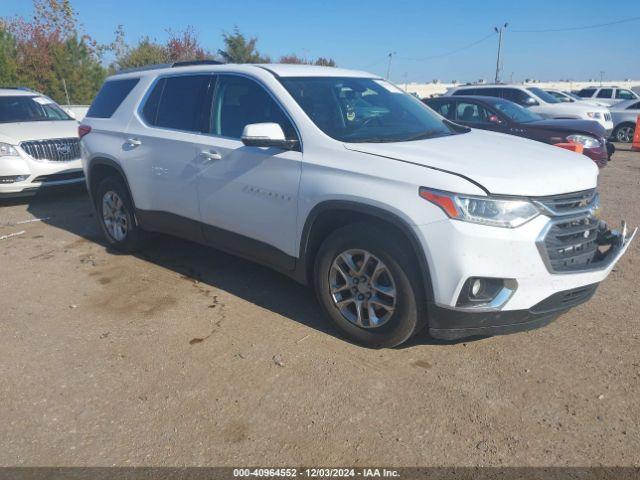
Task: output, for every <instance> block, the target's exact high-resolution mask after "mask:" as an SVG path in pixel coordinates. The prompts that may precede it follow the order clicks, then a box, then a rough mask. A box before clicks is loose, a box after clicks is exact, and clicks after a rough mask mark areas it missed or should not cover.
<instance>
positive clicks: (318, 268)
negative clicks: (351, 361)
mask: <svg viewBox="0 0 640 480" xmlns="http://www.w3.org/2000/svg"><path fill="white" fill-rule="evenodd" d="M405 244H406V242H404V241H403V240H402V239H399V238H397V237H396V236H395V235H390V234H389V231H388V230H386V229H384V228H383V227H381V226H375V225H370V224H366V223H358V224H352V225H347V226H345V227H342V228H340V229H338V230H336V231H335V232H333V233H332V234H331V235H330V236H329V237H327V239H326V240H325V241H324V243H323V244H322V245H321V247H320V250H319V252H318V255H317V257H316V262H315V269H314V284H315V290H316V295H317V297H318V300H319V302H320V305H321V306H322V308H323V310H324V311H325V313H326V314H327V316H328V317H329V318H330V319H331V320H332V321H333V323H334V324H335V325H336V326H337V327H338V328H339V329H340V331H341V332H343V333H344V334H345V335H346V336H348V337H349V338H350V339H352V340H354V341H355V342H357V343H359V344H362V345H365V346H368V347H373V348H384V347H395V346H397V345H400V344H402V343H404V342H406V341H407V340H409V339H410V338H411V337H412V336H413V335H414V334H415V333H417V332H418V331H420V330H421V329H422V328H423V327H424V325H425V324H426V296H425V293H424V289H423V287H422V281H421V278H420V274H419V271H418V269H417V267H416V262H415V259H414V257H413V255H412V253H411V250H410V248H408V247H405V248H403V246H404V245H405Z"/></svg>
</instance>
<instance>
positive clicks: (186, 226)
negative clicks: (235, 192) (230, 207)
mask: <svg viewBox="0 0 640 480" xmlns="http://www.w3.org/2000/svg"><path fill="white" fill-rule="evenodd" d="M136 218H137V220H138V223H139V224H140V226H141V227H142V228H143V229H144V230H147V231H150V232H159V233H166V234H168V235H173V236H176V237H180V238H184V239H186V240H190V241H192V242H197V243H201V244H203V245H207V246H210V247H213V248H217V249H219V250H222V251H224V252H227V253H231V254H233V255H237V256H239V257H242V258H246V259H247V260H252V261H254V262H257V263H260V264H262V265H265V266H268V267H271V268H273V269H274V270H277V271H279V272H282V273H285V274H287V275H292V272H293V270H294V268H295V265H296V259H295V258H294V257H292V256H290V255H287V254H286V253H285V252H283V251H282V250H278V249H277V248H275V247H273V246H271V245H268V244H266V243H264V242H261V241H259V240H254V239H252V238H249V237H246V236H244V235H240V234H238V233H234V232H230V231H228V230H223V229H221V228H217V227H213V226H211V225H207V224H205V223H202V222H199V221H197V220H192V219H190V218H186V217H182V216H180V215H175V214H173V213H167V212H159V211H154V210H140V209H136Z"/></svg>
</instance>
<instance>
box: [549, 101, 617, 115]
mask: <svg viewBox="0 0 640 480" xmlns="http://www.w3.org/2000/svg"><path fill="white" fill-rule="evenodd" d="M540 107H543V108H545V109H553V110H554V111H556V112H558V111H562V112H567V113H577V114H584V113H586V112H602V111H607V109H606V108H604V107H596V106H594V105H585V104H584V103H582V102H575V103H544V104H541V105H540Z"/></svg>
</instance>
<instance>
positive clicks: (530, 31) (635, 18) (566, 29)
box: [511, 17, 640, 33]
mask: <svg viewBox="0 0 640 480" xmlns="http://www.w3.org/2000/svg"><path fill="white" fill-rule="evenodd" d="M637 20H640V17H631V18H624V19H622V20H616V21H615V22H608V23H596V24H594V25H584V26H582V27H568V28H544V29H542V30H511V31H512V32H514V33H548V32H570V31H575V30H588V29H590V28H602V27H609V26H611V25H618V24H620V23H628V22H635V21H637Z"/></svg>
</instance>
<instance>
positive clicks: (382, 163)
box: [80, 64, 635, 347]
mask: <svg viewBox="0 0 640 480" xmlns="http://www.w3.org/2000/svg"><path fill="white" fill-rule="evenodd" d="M80 133H81V136H82V139H81V149H82V161H83V166H84V170H85V174H86V177H87V185H88V188H89V191H90V194H91V197H92V201H93V203H94V205H95V208H96V211H97V214H98V215H97V217H98V221H99V222H100V225H101V228H102V230H103V232H104V235H105V238H106V240H107V241H108V243H109V244H110V245H111V246H113V247H114V248H119V249H122V250H125V251H131V250H133V249H140V248H143V246H144V238H145V236H146V232H150V231H151V232H164V233H169V234H173V235H177V236H180V237H184V238H187V239H191V240H193V241H196V242H200V243H203V244H206V245H211V246H214V247H216V248H219V249H222V250H225V251H228V252H231V253H233V254H236V255H240V256H243V257H246V258H249V259H252V260H254V261H257V262H260V263H262V264H265V265H268V266H271V267H273V268H275V269H277V270H278V271H280V272H283V273H285V274H287V275H289V276H291V277H292V278H294V279H296V280H298V281H299V282H302V283H306V284H310V285H313V287H314V289H315V291H316V294H317V297H318V300H319V304H320V305H321V307H322V308H323V310H324V311H325V313H326V315H327V316H328V317H329V318H330V319H331V320H332V321H333V322H334V323H335V325H337V327H338V328H339V329H340V330H341V331H342V332H344V333H345V334H346V335H347V336H349V337H350V338H351V339H353V340H355V341H357V342H359V343H362V344H365V345H369V346H374V347H383V346H386V347H388V346H394V345H398V344H401V343H403V342H405V341H406V340H408V339H409V338H410V337H411V336H412V335H413V334H414V333H416V332H418V331H420V330H421V329H422V328H423V327H425V326H426V327H427V328H428V331H429V332H430V334H431V335H433V336H435V337H439V338H446V339H455V338H461V337H465V336H470V335H481V334H482V335H492V334H499V333H508V332H515V331H520V330H526V329H530V328H535V327H538V326H541V325H545V324H546V323H548V322H550V321H551V320H552V319H554V318H555V317H557V316H558V315H559V314H561V313H563V312H565V311H567V310H568V309H569V308H571V307H572V306H575V305H577V304H579V303H582V302H585V301H587V300H588V299H589V298H590V297H591V296H592V295H593V293H594V291H595V289H596V287H597V285H598V283H599V282H601V281H602V280H604V279H605V278H606V277H607V275H608V274H609V272H611V269H612V268H613V267H614V265H615V264H616V262H617V261H618V259H619V258H620V257H621V256H622V255H623V254H624V252H625V251H626V249H627V248H628V245H629V242H630V241H631V237H633V235H631V236H630V237H627V235H626V233H627V232H626V228H623V229H622V231H621V232H614V231H610V230H608V229H607V228H606V226H605V225H604V224H603V223H602V222H601V221H600V220H599V219H598V217H597V211H598V194H597V192H596V186H597V177H598V168H597V167H596V165H595V164H594V163H593V162H592V161H591V160H590V159H589V158H587V157H585V156H582V155H578V154H576V153H573V152H569V151H566V150H563V149H560V148H557V147H552V146H549V145H545V144H542V143H539V142H534V141H529V140H525V139H522V138H519V137H515V136H510V135H502V134H497V133H493V132H487V131H482V130H471V129H469V128H466V127H463V126H460V125H457V124H455V123H452V122H450V121H448V120H446V119H444V118H443V117H441V116H440V115H438V114H436V113H435V112H434V111H433V110H431V109H429V108H428V107H426V106H425V105H424V104H422V102H420V101H419V100H418V99H416V98H414V97H412V96H411V95H408V94H406V93H404V92H403V91H402V90H400V89H399V88H397V87H395V86H394V85H392V84H390V83H388V82H386V81H385V80H383V79H381V78H379V77H378V76H376V75H372V74H369V73H364V72H356V71H350V70H343V69H338V68H328V67H316V66H303V65H276V64H269V65H211V64H202V65H192V66H176V67H164V68H157V69H151V70H142V71H133V72H127V73H122V74H118V75H114V76H112V77H110V78H108V79H107V81H106V82H105V84H104V86H103V87H102V89H101V90H100V92H99V94H98V96H97V97H96V99H95V101H94V103H93V105H92V106H91V109H90V110H89V112H88V113H87V116H86V117H85V119H84V122H83V125H81V126H80ZM634 234H635V232H634ZM212 255H215V253H212ZM203 262H206V259H203ZM256 321H258V320H256Z"/></svg>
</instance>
